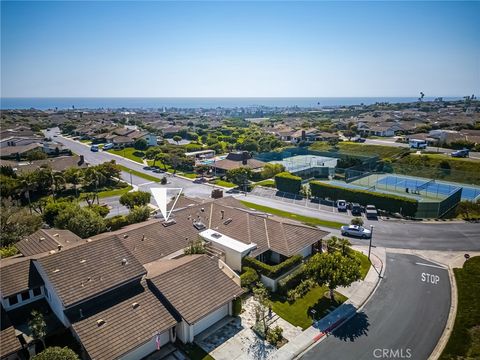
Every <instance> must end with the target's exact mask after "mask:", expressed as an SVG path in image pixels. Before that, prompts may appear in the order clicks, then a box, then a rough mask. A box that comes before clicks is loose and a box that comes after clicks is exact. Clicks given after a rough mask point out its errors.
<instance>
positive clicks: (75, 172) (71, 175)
mask: <svg viewBox="0 0 480 360" xmlns="http://www.w3.org/2000/svg"><path fill="white" fill-rule="evenodd" d="M63 175H64V176H65V181H66V182H68V183H69V184H72V185H73V189H74V190H75V197H78V189H77V186H78V185H79V184H80V183H81V182H82V179H83V172H82V171H81V170H80V169H77V168H73V167H72V168H68V169H67V170H65V172H64V173H63Z"/></svg>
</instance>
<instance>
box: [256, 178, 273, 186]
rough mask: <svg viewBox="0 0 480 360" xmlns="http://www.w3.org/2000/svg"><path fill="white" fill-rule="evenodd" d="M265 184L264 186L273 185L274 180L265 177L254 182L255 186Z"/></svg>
mask: <svg viewBox="0 0 480 360" xmlns="http://www.w3.org/2000/svg"><path fill="white" fill-rule="evenodd" d="M257 185H258V186H266V187H275V180H272V179H267V180H263V181H259V182H257V183H255V186H257Z"/></svg>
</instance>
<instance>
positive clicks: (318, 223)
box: [241, 200, 345, 229]
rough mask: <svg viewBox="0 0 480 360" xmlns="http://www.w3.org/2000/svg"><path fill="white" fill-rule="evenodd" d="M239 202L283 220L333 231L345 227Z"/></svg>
mask: <svg viewBox="0 0 480 360" xmlns="http://www.w3.org/2000/svg"><path fill="white" fill-rule="evenodd" d="M241 202H242V203H243V204H244V205H245V206H247V207H249V208H252V209H255V210H258V211H263V212H266V213H269V214H273V215H277V216H281V217H284V218H289V219H292V220H297V221H300V222H303V223H305V224H307V225H311V226H325V227H329V228H333V229H339V228H340V227H341V226H343V225H345V224H343V223H339V222H336V221H328V220H322V219H317V218H314V217H309V216H303V215H297V214H294V213H291V212H288V211H283V210H278V209H274V208H271V207H268V206H263V205H257V204H254V203H251V202H248V201H243V200H241Z"/></svg>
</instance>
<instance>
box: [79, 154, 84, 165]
mask: <svg viewBox="0 0 480 360" xmlns="http://www.w3.org/2000/svg"><path fill="white" fill-rule="evenodd" d="M84 162H85V158H84V157H83V155H80V160H79V161H78V165H83V163H84Z"/></svg>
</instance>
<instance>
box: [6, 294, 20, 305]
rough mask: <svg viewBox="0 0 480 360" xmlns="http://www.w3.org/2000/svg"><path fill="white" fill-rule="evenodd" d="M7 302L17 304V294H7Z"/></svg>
mask: <svg viewBox="0 0 480 360" xmlns="http://www.w3.org/2000/svg"><path fill="white" fill-rule="evenodd" d="M8 303H9V304H10V306H12V305H15V304H17V303H18V298H17V295H12V296H9V297H8Z"/></svg>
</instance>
